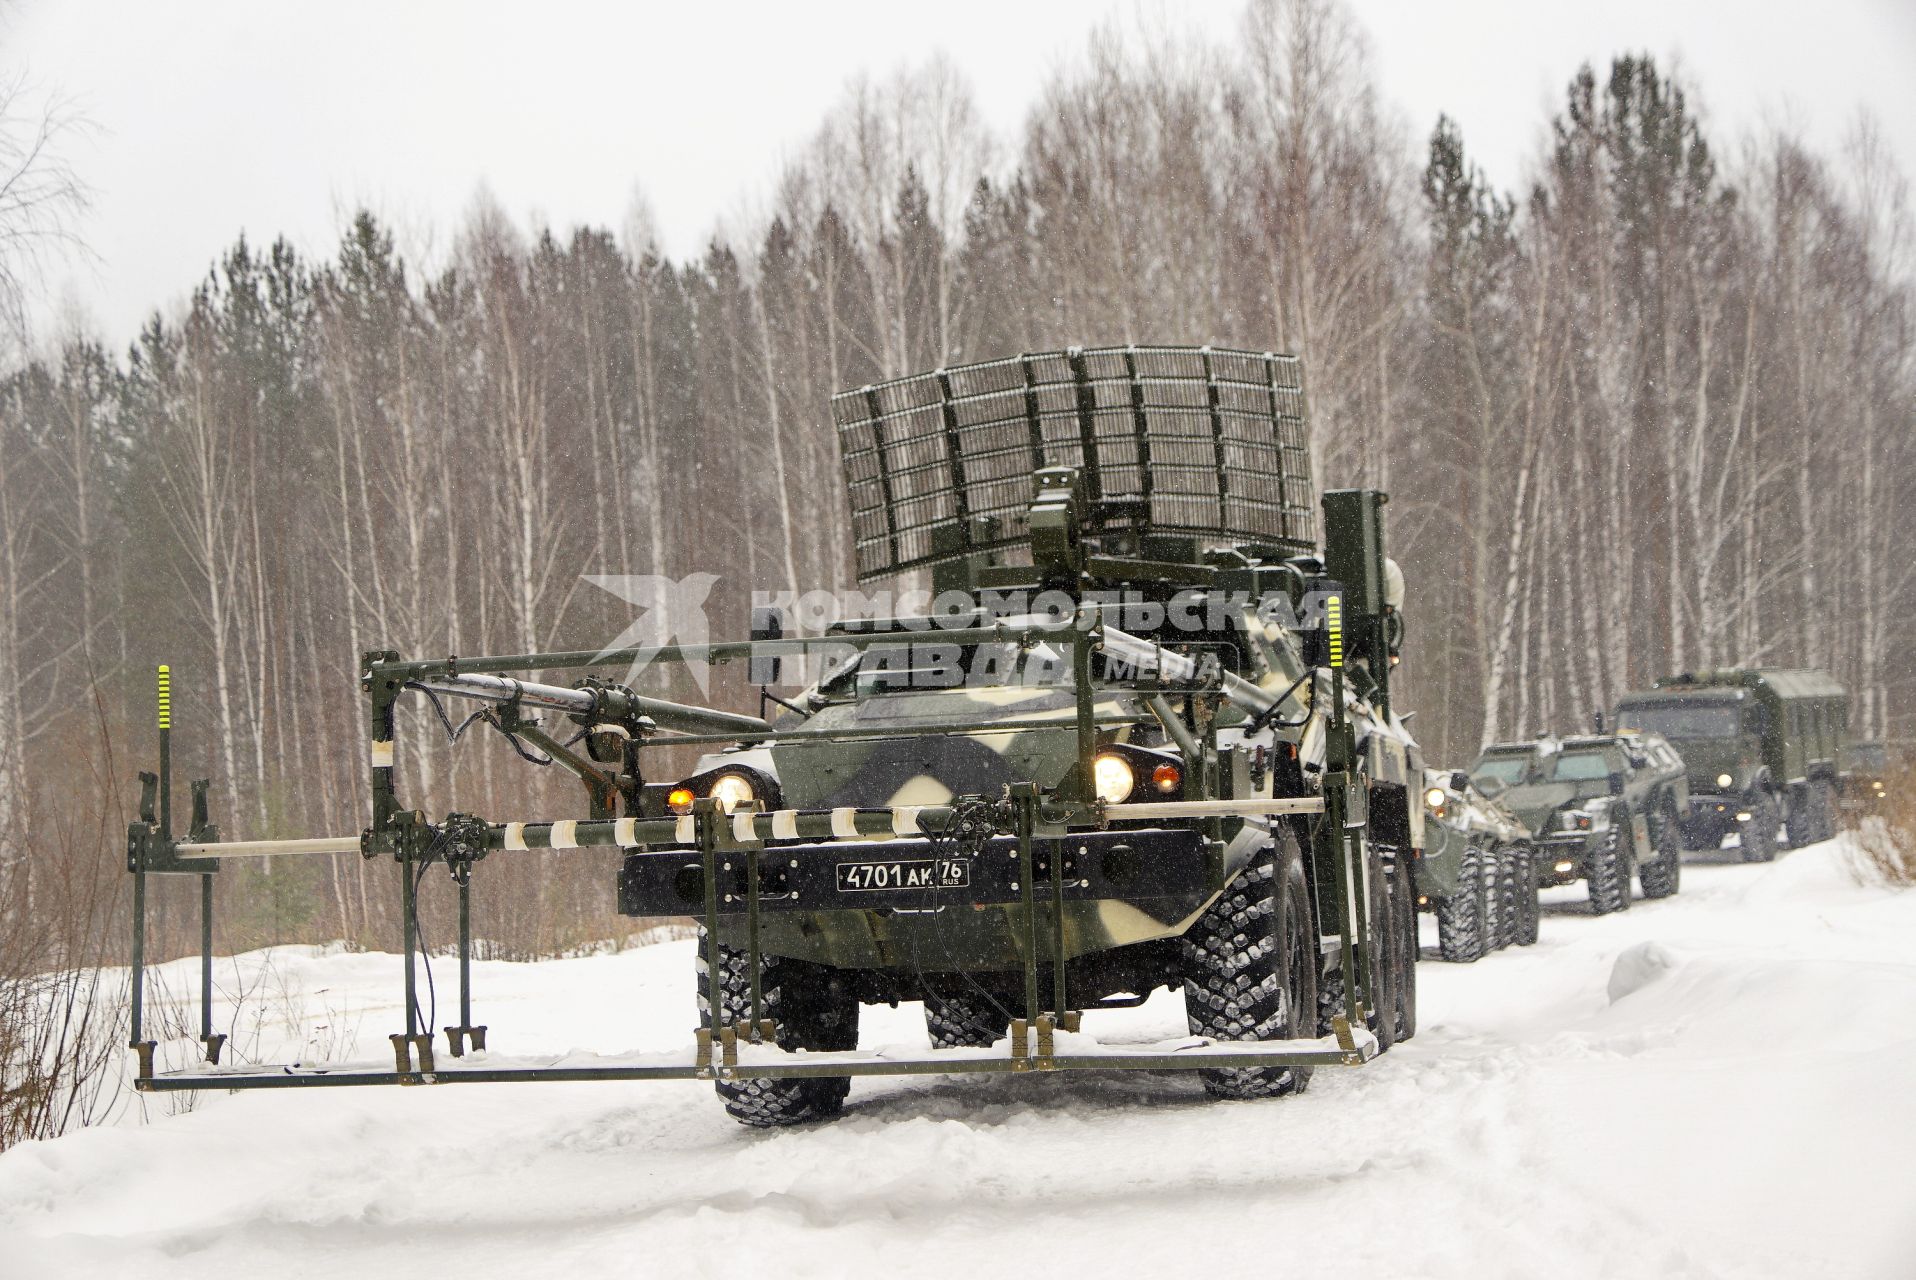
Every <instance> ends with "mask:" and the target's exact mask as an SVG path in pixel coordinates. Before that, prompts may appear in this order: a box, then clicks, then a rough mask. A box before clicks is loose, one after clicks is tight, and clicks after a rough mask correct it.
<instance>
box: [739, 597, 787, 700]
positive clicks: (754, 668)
mask: <svg viewBox="0 0 1916 1280" xmlns="http://www.w3.org/2000/svg"><path fill="white" fill-rule="evenodd" d="M750 638H751V639H752V640H753V641H754V642H757V641H760V640H783V639H784V638H785V612H784V610H782V609H778V608H764V609H754V610H752V634H751V637H750ZM746 666H747V668H748V674H747V676H746V678H747V679H748V680H750V681H751V682H752V683H753V684H755V685H759V686H761V687H763V686H765V685H768V684H777V683H778V680H779V673H780V672H781V670H782V669H783V664H782V663H781V661H780V659H779V657H778V655H777V654H773V653H768V654H759V653H757V652H754V653H753V654H752V658H751V661H750V662H748V663H747V664H746Z"/></svg>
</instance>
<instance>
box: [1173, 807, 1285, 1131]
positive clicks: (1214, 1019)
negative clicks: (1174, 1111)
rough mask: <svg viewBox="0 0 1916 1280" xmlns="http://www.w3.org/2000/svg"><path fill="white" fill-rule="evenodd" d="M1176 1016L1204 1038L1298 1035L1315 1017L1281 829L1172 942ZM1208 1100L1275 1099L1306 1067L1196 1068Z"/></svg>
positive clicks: (1283, 835)
mask: <svg viewBox="0 0 1916 1280" xmlns="http://www.w3.org/2000/svg"><path fill="white" fill-rule="evenodd" d="M1180 953H1181V966H1182V970H1183V977H1184V1016H1185V1021H1186V1024H1187V1025H1188V1026H1189V1027H1190V1029H1191V1034H1193V1035H1200V1036H1209V1037H1210V1038H1211V1039H1213V1040H1295V1039H1307V1038H1309V1037H1310V1036H1311V1035H1312V1034H1313V1032H1314V1031H1315V1029H1316V1028H1315V1023H1316V1020H1317V1010H1318V995H1317V927H1316V925H1315V924H1314V923H1313V922H1312V920H1311V894H1310V887H1309V886H1308V885H1307V884H1306V883H1305V880H1304V859H1303V857H1302V855H1300V854H1299V853H1298V850H1297V841H1296V839H1295V838H1294V837H1293V836H1292V834H1291V832H1290V831H1289V829H1288V828H1285V827H1279V828H1278V829H1277V831H1276V834H1275V838H1274V840H1273V844H1272V847H1271V848H1268V849H1266V850H1264V851H1263V852H1262V853H1260V854H1259V855H1258V856H1257V857H1256V858H1254V859H1252V860H1251V863H1250V865H1249V866H1247V867H1245V868H1244V870H1243V871H1240V872H1239V873H1238V876H1237V878H1236V879H1235V880H1233V881H1232V882H1231V883H1230V885H1228V886H1227V887H1226V888H1225V890H1224V892H1223V893H1222V894H1221V895H1219V897H1218V899H1217V901H1216V902H1213V903H1212V904H1211V905H1210V907H1209V908H1207V909H1206V910H1205V912H1204V914H1203V915H1202V916H1200V917H1198V921H1197V923H1196V924H1194V925H1192V926H1191V928H1190V930H1189V931H1188V932H1186V933H1185V935H1184V938H1183V941H1182V945H1181V947H1180ZM1198 1075H1199V1078H1200V1079H1202V1080H1203V1082H1204V1088H1205V1091H1206V1092H1208V1093H1210V1094H1211V1095H1212V1096H1213V1097H1217V1098H1275V1097H1280V1096H1282V1095H1284V1094H1287V1093H1297V1092H1299V1091H1301V1090H1302V1089H1303V1088H1304V1086H1305V1085H1307V1084H1308V1083H1310V1078H1311V1073H1310V1070H1309V1068H1302V1067H1219V1068H1216V1069H1213V1070H1206V1071H1200V1072H1199V1073H1198Z"/></svg>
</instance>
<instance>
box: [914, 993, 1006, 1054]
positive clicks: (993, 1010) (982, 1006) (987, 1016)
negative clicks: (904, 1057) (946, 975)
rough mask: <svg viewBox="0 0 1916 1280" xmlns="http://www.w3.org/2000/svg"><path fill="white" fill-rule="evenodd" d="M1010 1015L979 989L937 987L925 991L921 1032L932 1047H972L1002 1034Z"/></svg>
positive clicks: (1004, 1031) (997, 1039) (1002, 1035)
mask: <svg viewBox="0 0 1916 1280" xmlns="http://www.w3.org/2000/svg"><path fill="white" fill-rule="evenodd" d="M1010 1025H1011V1024H1010V1019H1009V1018H1008V1017H1006V1015H1005V1013H1004V1011H1003V1010H1002V1009H1000V1008H999V1007H998V1006H997V1005H996V1004H994V1003H992V1000H991V997H989V996H988V995H986V994H985V993H983V992H980V991H973V990H969V989H964V990H960V989H957V988H955V987H939V988H936V989H933V990H930V991H927V992H925V1033H926V1034H927V1035H929V1036H930V1037H931V1047H932V1048H934V1049H976V1048H982V1047H983V1046H985V1045H988V1044H992V1043H994V1042H995V1041H999V1040H1002V1039H1004V1038H1005V1036H1006V1034H1007V1028H1008V1027H1009V1026H1010Z"/></svg>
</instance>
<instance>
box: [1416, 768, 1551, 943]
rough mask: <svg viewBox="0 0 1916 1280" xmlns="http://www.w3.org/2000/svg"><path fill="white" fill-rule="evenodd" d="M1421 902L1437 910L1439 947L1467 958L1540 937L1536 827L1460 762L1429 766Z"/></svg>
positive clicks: (1419, 874)
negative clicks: (1448, 768)
mask: <svg viewBox="0 0 1916 1280" xmlns="http://www.w3.org/2000/svg"><path fill="white" fill-rule="evenodd" d="M1424 811H1425V817H1424V852H1423V856H1421V857H1420V858H1418V859H1417V860H1416V862H1415V863H1413V864H1412V865H1413V867H1414V868H1415V872H1416V874H1415V876H1414V880H1415V883H1416V886H1417V905H1418V907H1419V908H1421V909H1423V910H1427V911H1429V912H1431V913H1432V914H1433V915H1435V916H1436V917H1437V950H1438V954H1439V955H1441V956H1442V957H1443V958H1444V959H1446V960H1450V961H1454V962H1458V963H1463V964H1468V963H1470V962H1472V961H1474V960H1479V959H1482V958H1483V957H1484V956H1486V955H1488V954H1489V953H1490V952H1492V951H1496V950H1500V949H1501V948H1503V947H1507V946H1509V945H1510V944H1511V943H1513V942H1514V943H1516V944H1517V945H1518V946H1523V947H1527V946H1529V945H1530V944H1531V943H1533V942H1535V941H1536V940H1537V925H1538V921H1539V919H1540V917H1541V914H1542V908H1541V906H1540V904H1539V902H1538V899H1537V894H1538V892H1539V886H1540V881H1539V879H1538V874H1537V866H1536V855H1535V850H1534V848H1533V847H1532V844H1531V839H1530V829H1529V828H1528V827H1526V826H1524V825H1523V823H1522V822H1520V821H1518V819H1517V815H1516V814H1514V813H1512V812H1511V811H1510V809H1509V807H1508V806H1507V805H1505V804H1504V803H1503V802H1502V801H1501V800H1493V799H1491V798H1490V797H1489V796H1486V795H1485V794H1484V793H1483V792H1482V791H1481V790H1479V789H1478V787H1477V785H1476V784H1475V783H1474V782H1472V781H1471V780H1470V775H1469V774H1468V773H1465V772H1464V771H1462V770H1456V771H1449V772H1447V771H1444V770H1441V769H1426V770H1425V771H1424Z"/></svg>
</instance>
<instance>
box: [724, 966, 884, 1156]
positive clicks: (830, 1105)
mask: <svg viewBox="0 0 1916 1280" xmlns="http://www.w3.org/2000/svg"><path fill="white" fill-rule="evenodd" d="M718 950H719V977H720V983H721V989H722V998H723V1000H724V1005H725V1010H724V1011H725V1022H726V1024H727V1025H728V1026H729V1025H736V1026H740V1027H743V1026H744V1025H745V1023H746V1022H747V1020H748V1019H750V1018H751V1016H752V986H751V969H750V965H749V963H748V957H747V955H746V953H745V952H743V951H737V950H734V949H733V948H731V947H728V946H725V945H723V944H721V945H720V946H719V949H718ZM709 973H710V969H709V966H708V964H707V961H706V942H705V931H704V930H703V929H701V930H699V954H698V979H699V981H698V988H699V991H698V996H699V1025H701V1026H703V1027H706V1028H708V1029H709V1028H710V1027H711V1025H712V1001H711V996H710V991H711V987H710V978H709V976H708V975H709ZM758 973H759V1014H760V1016H761V1017H766V1018H770V1019H771V1020H772V1027H773V1037H774V1039H775V1040H776V1042H777V1044H778V1047H779V1048H781V1049H786V1050H792V1049H811V1050H814V1051H822V1050H845V1049H856V1048H857V1047H858V998H857V996H856V995H854V994H853V993H852V992H850V991H849V990H847V989H846V987H845V984H844V982H843V979H842V978H840V977H839V975H838V973H837V971H836V970H834V969H831V968H829V967H828V966H826V965H818V964H807V963H806V962H805V961H803V960H788V959H786V958H784V957H782V956H764V955H762V956H760V957H759V969H758ZM715 1052H716V1050H715ZM715 1083H716V1086H717V1089H718V1095H719V1098H720V1099H721V1100H723V1101H724V1103H725V1110H726V1111H727V1112H729V1113H730V1114H731V1116H732V1118H733V1119H735V1120H737V1121H738V1122H739V1123H741V1124H748V1125H752V1126H754V1127H755V1128H762V1129H769V1128H775V1127H777V1126H780V1125H789V1124H803V1123H804V1122H805V1121H807V1120H824V1119H828V1118H830V1117H832V1116H835V1115H837V1114H838V1113H839V1112H840V1111H842V1110H843V1109H844V1106H845V1095H846V1094H847V1093H849V1092H850V1091H851V1083H852V1082H851V1078H850V1077H849V1076H818V1077H812V1078H806V1079H793V1080H750V1079H748V1080H719V1081H717V1082H715Z"/></svg>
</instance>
